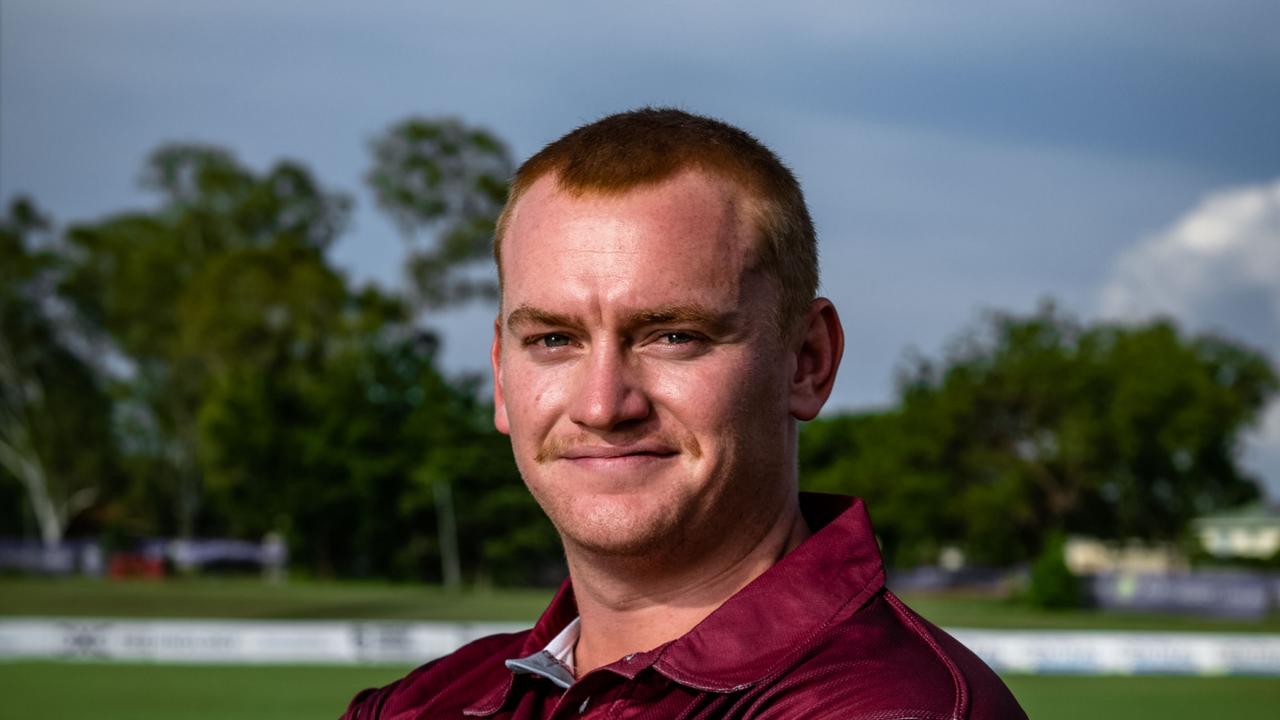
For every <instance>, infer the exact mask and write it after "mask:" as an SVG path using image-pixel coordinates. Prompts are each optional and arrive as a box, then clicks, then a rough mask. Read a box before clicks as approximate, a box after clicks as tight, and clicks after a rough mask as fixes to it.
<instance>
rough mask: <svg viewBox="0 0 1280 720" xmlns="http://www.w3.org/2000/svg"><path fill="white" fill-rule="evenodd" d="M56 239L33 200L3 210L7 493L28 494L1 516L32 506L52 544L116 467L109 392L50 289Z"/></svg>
mask: <svg viewBox="0 0 1280 720" xmlns="http://www.w3.org/2000/svg"><path fill="white" fill-rule="evenodd" d="M52 245H53V243H52V229H51V227H50V224H49V222H48V220H47V219H45V218H44V217H43V216H42V215H41V214H40V213H39V211H37V210H36V208H35V206H34V205H33V204H31V203H30V201H27V200H18V201H15V202H14V203H13V204H12V205H11V207H10V208H9V212H8V215H7V217H5V218H0V480H2V481H3V484H4V486H5V490H3V491H0V492H2V493H3V495H5V496H8V497H9V498H10V499H14V500H19V502H17V503H7V504H6V507H5V509H4V510H3V511H0V512H3V513H4V514H3V515H0V518H2V519H3V520H4V524H5V525H6V526H7V527H12V528H17V527H20V526H22V525H23V524H24V522H23V521H24V518H23V516H22V514H21V511H20V510H19V508H21V507H22V506H23V505H26V507H27V508H28V509H29V511H30V516H29V517H31V518H33V519H34V521H35V524H36V525H37V527H38V529H39V533H40V537H41V540H42V541H43V542H45V543H46V544H55V543H57V542H59V541H61V540H62V538H63V536H64V535H65V534H66V533H67V531H68V529H69V527H70V526H71V523H72V522H73V521H74V520H75V519H76V518H77V516H79V515H80V514H81V513H82V512H83V511H85V510H87V509H88V508H89V507H91V506H92V504H93V503H94V502H95V501H96V500H97V499H98V498H99V496H100V495H102V493H103V491H104V489H106V487H107V486H109V485H110V484H111V482H112V480H113V478H114V476H115V470H116V467H115V454H114V450H113V448H114V445H113V442H112V439H111V432H110V427H111V424H110V423H111V405H110V399H109V398H108V396H107V394H106V392H105V391H104V388H103V387H102V384H101V382H100V380H99V377H98V375H97V373H96V372H95V370H94V368H93V367H92V366H91V365H90V364H89V363H88V362H87V361H86V360H85V359H84V357H83V354H84V353H85V352H86V350H87V348H83V347H82V348H79V352H77V348H75V347H74V343H73V340H74V338H73V337H70V336H71V334H72V332H73V331H74V328H72V327H69V321H68V319H67V318H66V317H65V315H66V313H65V312H64V311H65V310H66V308H63V307H61V306H60V305H59V304H58V303H57V299H56V298H55V297H54V296H53V294H52V292H51V287H52V285H53V284H54V283H55V282H56V279H57V277H58V274H59V270H60V267H59V266H60V262H59V261H60V258H59V256H58V254H57V253H56V251H55V248H53V246H52ZM18 488H21V492H19V491H18Z"/></svg>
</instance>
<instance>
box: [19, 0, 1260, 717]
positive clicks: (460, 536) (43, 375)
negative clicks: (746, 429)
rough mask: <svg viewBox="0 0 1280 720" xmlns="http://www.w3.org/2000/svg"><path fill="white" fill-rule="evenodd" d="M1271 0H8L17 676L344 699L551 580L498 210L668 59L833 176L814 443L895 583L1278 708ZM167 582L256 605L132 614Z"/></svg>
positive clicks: (1140, 705)
mask: <svg viewBox="0 0 1280 720" xmlns="http://www.w3.org/2000/svg"><path fill="white" fill-rule="evenodd" d="M1278 32H1280V5H1277V4H1276V3H1274V2H1271V1H1270V0H1258V1H1256V2H1251V1H1246V0H1238V1H1237V0H1226V1H1224V2H1217V3H1212V4H1209V3H1198V2H1190V1H1187V2H1154V1H1152V2H1146V1H1135V2H1130V3H1124V4H1122V5H1119V4H1116V3H1102V2H1093V1H1092V0H1085V1H1082V2H1075V3H1069V4H1064V3H1058V4H1050V3H1016V2H1000V1H992V2H980V3H970V4H964V5H963V6H959V5H955V4H949V5H944V4H933V3H830V2H792V3H788V4H786V7H783V6H781V5H780V4H778V5H774V4H764V3H727V2H702V3H665V2H656V3H647V4H644V5H643V6H627V7H623V6H611V5H608V4H586V3H575V2H557V1H549V2H543V3H537V4H527V3H525V4H517V3H497V2H483V1H477V2H472V3H467V4H465V5H463V4H447V5H446V4H443V3H421V2H366V3H361V4H355V3H337V2H329V1H327V0H319V1H316V0H313V1H311V2H295V1H292V0H279V1H277V2H272V3H250V2H241V1H240V0H225V1H223V2H219V3H174V2H155V1H149V0H120V1H118V2H111V3H103V2H88V1H74V0H65V1H52V2H51V1H48V0H46V1H43V2H37V1H35V0H25V1H24V0H0V203H3V206H2V208H0V212H2V214H0V613H2V614H3V616H2V617H0V656H3V658H0V679H3V680H4V684H5V685H6V686H9V687H12V688H15V690H14V691H13V694H14V698H13V700H12V702H8V701H7V702H6V703H5V706H4V707H0V716H9V717H19V716H23V717H25V716H29V715H31V714H33V713H34V712H36V708H40V714H41V715H42V716H44V717H55V716H57V717H60V716H68V717H70V716H72V715H79V714H80V713H81V712H82V710H83V708H84V707H92V708H95V710H96V711H98V712H99V714H101V713H102V712H118V713H119V716H120V717H131V718H144V717H172V716H175V715H179V716H184V717H201V718H203V717H293V716H296V717H311V716H315V715H320V716H324V715H325V714H326V713H328V715H330V716H336V715H337V714H338V713H340V712H341V710H342V708H343V706H344V705H345V701H346V700H347V699H348V698H349V697H350V695H351V694H353V693H354V692H355V691H356V690H358V689H359V688H360V687H363V686H366V685H371V684H382V683H385V682H387V681H389V680H391V679H393V678H395V677H397V676H398V675H399V674H401V673H402V672H403V671H404V670H405V669H406V668H407V667H409V666H412V665H413V664H416V663H417V662H420V661H421V660H423V659H426V657H427V656H429V653H431V652H436V651H437V650H438V651H444V650H445V649H447V646H448V645H449V643H451V642H455V641H457V640H458V638H461V637H463V636H464V635H466V633H469V632H472V630H474V623H490V622H494V623H508V622H509V623H523V624H526V625H527V624H528V623H529V622H531V621H532V620H533V619H534V618H536V616H537V614H538V612H539V611H540V610H541V608H542V607H543V606H544V604H545V602H546V601H547V600H548V599H549V597H550V590H549V588H553V587H554V586H555V584H556V583H558V582H559V581H560V580H561V579H562V578H563V572H564V570H563V562H562V559H561V557H560V551H559V546H558V542H557V539H556V537H555V534H554V531H553V530H552V529H551V527H550V526H549V524H548V523H547V522H546V521H545V519H544V518H543V517H542V515H541V513H540V512H539V511H538V509H537V507H536V506H535V505H534V504H533V502H532V501H531V499H530V498H529V497H528V495H527V493H526V492H525V490H524V488H523V486H522V484H521V483H520V480H519V477H518V475H517V474H516V472H515V467H514V464H513V462H512V461H511V459H510V451H509V445H508V444H507V442H506V440H505V438H503V437H502V436H500V435H497V434H496V433H495V432H494V431H493V429H492V426H491V422H490V415H491V407H490V401H491V395H490V389H489V386H488V381H487V353H488V342H489V337H490V332H491V329H490V328H491V323H492V316H493V313H494V311H495V308H496V306H495V303H494V273H493V271H492V268H491V261H490V260H489V255H488V253H489V240H490V235H491V232H492V224H493V219H494V217H495V215H496V213H497V211H498V210H499V209H500V207H501V203H502V200H503V198H504V195H505V191H506V180H507V177H508V175H509V174H510V172H511V171H512V169H513V168H514V166H515V165H516V164H518V163H519V162H520V161H521V160H522V159H523V158H525V157H527V156H529V155H530V154H532V153H533V152H535V151H536V150H537V149H539V148H540V147H541V146H542V145H543V144H545V143H547V142H549V141H551V140H554V139H555V138H556V137H558V136H560V135H561V134H563V133H564V132H566V131H567V130H569V129H571V128H572V127H575V126H577V125H580V124H583V123H586V122H590V121H592V120H594V119H596V118H598V117H600V116H602V115H605V114H608V113H611V112H615V111H619V110H624V109H628V108H633V107H637V106H642V105H663V106H678V107H681V108H684V109H687V110H690V111H693V112H698V113H702V114H708V115H712V116H716V117H720V118H723V119H725V120H727V121H729V122H731V123H733V124H736V125H739V126H741V127H743V128H744V129H746V130H748V131H750V132H752V133H753V134H755V135H756V136H757V137H758V138H760V139H761V140H762V141H764V142H765V143H766V144H767V145H769V146H770V147H772V148H773V149H774V150H775V151H776V152H777V153H778V154H779V155H781V156H782V157H783V158H784V160H786V161H787V162H788V163H789V165H790V166H791V168H792V169H793V170H794V171H795V173H796V175H797V176H798V177H799V179H800V181H801V183H802V185H803V186H804V189H805V192H806V194H807V196H808V198H809V202H810V206H811V210H812V212H813V214H814V218H815V221H816V223H817V225H818V229H819V237H820V242H821V246H820V247H821V253H822V262H823V277H824V283H823V293H824V294H826V295H827V296H829V297H831V298H832V299H833V300H834V301H835V303H836V305H837V307H838V308H839V309H840V311H841V313H842V319H843V321H844V324H845V329H846V333H847V335H848V348H847V350H846V355H845V360H844V365H843V367H842V369H841V373H840V379H839V382H838V383H837V386H836V390H835V395H834V397H833V398H832V401H831V403H830V404H829V406H828V408H827V409H826V411H824V413H823V415H822V417H821V418H820V419H818V420H817V421H814V422H813V423H810V424H808V425H806V426H805V428H804V429H803V431H802V438H801V439H802V448H801V466H802V482H803V484H804V486H805V487H806V488H807V489H810V490H821V491H829V492H841V493H848V494H856V495H860V496H862V497H864V498H866V499H867V501H868V504H869V507H870V510H871V514H872V518H873V521H874V522H875V524H876V527H877V530H878V532H879V535H880V538H881V541H882V544H883V548H884V551H885V555H886V560H887V562H888V563H889V564H890V565H891V567H892V568H893V571H892V580H891V585H892V586H894V587H896V588H897V589H898V590H900V591H901V592H902V594H904V595H905V596H907V597H908V599H909V601H910V602H912V604H913V605H915V606H916V607H917V608H918V609H921V610H922V611H923V612H924V614H925V615H926V616H928V617H930V618H931V619H933V620H934V621H935V622H938V623H940V624H943V625H945V626H947V627H951V628H958V629H959V630H958V634H960V635H961V636H962V638H964V639H966V641H968V642H970V643H971V644H972V645H974V646H975V648H976V649H978V650H979V652H980V653H981V654H983V655H984V657H987V659H988V660H989V661H990V662H992V664H993V665H996V666H997V667H998V668H999V669H1001V670H1002V672H1004V673H1005V675H1006V677H1007V678H1008V680H1009V682H1010V684H1011V687H1013V689H1014V691H1015V693H1016V694H1017V695H1018V696H1019V698H1020V699H1021V700H1022V701H1023V703H1024V705H1025V706H1026V707H1027V709H1028V710H1029V712H1031V714H1032V717H1046V718H1052V717H1078V716H1080V715H1083V714H1085V713H1086V712H1087V713H1091V714H1093V715H1094V716H1095V717H1098V718H1109V717H1122V716H1124V717H1157V716H1158V717H1164V718H1178V717H1193V716H1195V717H1199V716H1201V715H1202V714H1203V711H1202V710H1201V708H1203V707H1204V706H1206V705H1207V704H1209V703H1213V704H1214V706H1215V707H1217V708H1218V709H1219V710H1220V711H1221V712H1222V714H1224V715H1231V716H1234V717H1270V712H1273V711H1274V707H1276V704H1275V703H1276V702H1278V701H1280V680H1277V679H1276V676H1277V675H1280V639H1278V638H1280V636H1278V635H1277V632H1280V615H1278V612H1277V607H1278V606H1280V504H1278V501H1280V400H1278V398H1280V379H1278V375H1277V373H1278V370H1277V364H1276V358H1277V357H1280V132H1277V130H1276V128H1277V127H1280V43H1277V42H1276V37H1277V33H1278ZM175 618H178V619H181V618H186V619H197V620H201V621H204V620H208V621H210V622H212V621H214V620H217V621H219V622H221V623H222V624H221V625H218V624H216V623H215V624H209V623H206V624H205V625H199V624H198V623H197V625H195V626H191V625H189V626H186V627H187V630H181V629H174V628H172V627H169V628H167V629H165V628H164V627H162V628H161V629H160V630H156V631H155V632H159V633H161V634H160V635H155V634H151V635H148V634H147V632H145V631H143V630H141V629H140V627H141V626H140V625H137V624H130V623H131V622H133V623H136V622H137V621H139V620H154V619H175ZM300 619H307V620H313V621H317V622H320V623H321V624H319V625H314V627H316V628H320V629H321V630H323V631H324V632H329V633H330V636H326V637H328V638H329V639H328V640H324V641H321V640H317V639H316V638H315V637H312V636H310V635H306V634H305V633H303V632H302V630H299V628H300V627H302V626H301V625H299V624H297V623H296V622H293V623H292V624H290V622H288V621H297V620H300ZM231 620H237V621H240V623H241V624H239V625H235V624H234V623H230V622H229V621H231ZM41 623H44V624H41ZM450 623H464V625H456V624H450ZM192 627H195V628H196V629H195V630H192V629H191V628H192ZM483 627H489V626H488V625H484V626H483ZM282 628H283V629H282ZM459 628H464V629H463V630H459ZM465 628H472V630H467V629H465ZM965 630H969V631H972V634H970V635H968V636H965V635H964V634H963V631H965ZM1037 630H1070V631H1073V632H1076V633H1078V634H1076V635H1071V636H1070V637H1071V641H1072V642H1073V643H1075V644H1073V645H1070V646H1069V647H1067V646H1062V645H1046V644H1044V643H1046V642H1048V640H1045V638H1046V637H1048V636H1047V635H1040V636H1036V635H1034V633H1033V631H1037ZM183 632H186V633H187V634H185V635H184V634H182V633H183ZM273 632H274V633H279V632H284V633H286V634H289V633H292V634H289V635H288V637H289V638H292V640H287V639H286V640H281V639H280V637H282V636H278V635H271V633H273ZM433 632H434V633H437V634H436V635H431V633H433ZM164 633H168V634H164ZM192 633H195V634H192ZM201 633H204V634H201ZM255 633H257V634H256V635H255ZM264 633H265V635H264ZM424 633H425V634H424ZM449 633H454V634H453V635H450V634H449ZM458 633H462V634H461V635H459V634H458ZM1001 633H1004V634H1001ZM1010 633H1013V634H1010ZM1017 633H1023V635H1017ZM1027 633H1032V634H1030V635H1028V634H1027ZM1118 633H1119V634H1126V633H1127V634H1130V635H1132V634H1134V633H1138V634H1141V633H1147V635H1144V636H1143V637H1147V638H1148V639H1149V640H1150V642H1151V643H1155V644H1154V645H1151V644H1148V645H1135V646H1133V647H1131V648H1129V649H1128V650H1124V652H1128V653H1130V654H1129V655H1124V657H1125V658H1128V659H1127V660H1116V657H1117V656H1116V654H1115V653H1116V652H1120V651H1114V652H1113V651H1110V650H1108V651H1103V650H1099V648H1105V647H1118V646H1113V645H1106V643H1108V642H1114V641H1115V637H1116V636H1117V634H1118ZM1224 633H1225V634H1226V635H1223V634H1224ZM1050 635H1052V633H1050ZM1059 635H1061V634H1060V633H1059ZM304 636H305V637H304ZM428 636H430V638H435V639H423V638H427V637H428ZM1228 636H1230V637H1231V638H1236V639H1237V640H1239V639H1240V638H1244V640H1242V641H1241V642H1245V643H1246V645H1241V646H1236V645H1232V646H1227V645H1222V644H1216V645H1215V644H1213V643H1214V642H1217V641H1215V640H1212V638H1213V637H1228ZM316 637H318V636H316ZM1018 637H1021V638H1023V640H1025V641H1026V642H1027V643H1030V644H1024V645H1011V644H1010V643H1013V642H1014V641H1015V640H1016V639H1017V638H1018ZM264 638H265V639H264ZM273 638H274V639H273ZM1011 638H1013V639H1011ZM1028 638H1029V639H1028ZM1204 638H1210V640H1204ZM1201 641H1203V642H1207V643H1209V644H1208V645H1197V644H1196V643H1199V642H1201ZM290 642H293V643H294V646H296V647H298V648H303V647H304V646H305V648H310V650H307V649H305V648H304V649H302V650H298V651H297V652H294V653H293V654H289V653H288V652H283V651H279V652H277V651H278V650H279V648H281V647H284V646H288V645H289V643H290ZM1223 642H1225V641H1223ZM42 643H43V644H42ZM255 643H260V644H261V647H266V648H275V649H276V650H270V649H268V650H261V649H260V650H259V651H255V650H253V648H254V647H259V646H258V645H255ZM308 643H310V644H308ZM325 643H329V644H325ZM433 643H436V644H433ZM1036 643H1039V644H1036ZM1250 643H1251V644H1250ZM192 647H196V648H203V649H197V650H195V651H192V650H191V648H192ZM217 647H223V648H224V649H225V648H226V647H233V648H236V651H235V652H234V653H226V652H224V653H222V654H219V652H218V651H217V649H216V648H217ZM1126 647H1128V646H1126ZM166 648H168V649H167V650H166ZM181 648H187V650H185V651H184V650H182V649H181ZM211 648H212V649H211ZM1153 648H1154V649H1153ZM1206 648H1208V649H1206ZM1241 648H1244V649H1241ZM184 652H185V654H184ZM273 652H274V653H275V654H272V653H273ZM1108 652H1110V653H1111V654H1110V655H1108V654H1107V653H1108ZM255 653H256V654H255ZM1215 653H1216V654H1215ZM1121 655H1123V652H1122V653H1121ZM1206 657H1208V658H1210V660H1204V658H1206ZM1108 658H1110V659H1108ZM1135 658H1136V659H1135ZM1196 658H1200V659H1199V660H1197V659H1196ZM1242 658H1243V659H1242ZM264 662H266V663H271V665H270V667H269V668H268V667H262V666H258V665H256V663H264ZM139 663H141V664H139ZM334 663H337V664H336V665H335V664H334ZM1206 673H1207V674H1211V675H1215V676H1217V677H1214V678H1200V677H1197V678H1195V679H1188V678H1184V677H1180V675H1182V674H1191V675H1203V674H1206ZM71 678H74V679H75V680H74V683H75V686H76V687H77V688H78V689H77V690H76V691H74V692H64V691H57V690H55V688H62V687H66V686H67V685H68V683H69V682H71V680H70V679H71ZM228 688H235V691H234V692H228V691H227V689H228ZM50 703H52V704H50ZM58 703H65V707H63V706H62V705H59V704H58ZM1189 712H1194V713H1195V715H1190V714H1186V713H1189ZM1055 713H1056V714H1055ZM1180 713H1181V714H1180ZM107 716H110V715H107Z"/></svg>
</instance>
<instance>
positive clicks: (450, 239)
mask: <svg viewBox="0 0 1280 720" xmlns="http://www.w3.org/2000/svg"><path fill="white" fill-rule="evenodd" d="M372 150H373V159H374V162H373V167H372V168H371V169H370V170H369V173H368V175H367V180H368V183H369V186H370V187H371V188H372V190H373V192H374V196H375V197H376V198H377V201H378V206H379V207H381V208H382V209H383V210H385V211H386V212H387V213H388V214H390V216H391V218H392V220H394V221H395V223H396V225H397V226H398V227H399V228H400V231H401V233H402V234H403V235H404V237H405V239H406V240H408V241H409V242H410V243H411V247H412V251H411V253H410V255H409V259H408V261H407V269H408V274H409V278H410V280H411V282H412V283H413V288H414V295H415V300H416V303H417V304H420V305H422V306H425V307H440V306H444V305H448V304H451V303H456V302H462V301H466V300H470V299H472V298H490V299H491V298H493V297H495V296H496V293H497V286H496V284H495V283H494V282H493V280H491V279H489V278H488V277H487V276H484V277H479V278H477V277H474V274H473V275H471V276H469V275H467V274H466V273H465V272H461V271H465V270H466V269H467V268H468V267H469V266H470V265H471V264H472V263H474V262H475V261H477V260H483V259H485V258H487V257H488V256H489V251H490V244H491V242H492V239H493V231H494V226H495V223H496V221H497V218H498V213H499V212H500V211H501V210H502V205H503V202H505V200H506V196H507V178H508V177H509V176H510V175H511V173H512V170H513V166H512V163H511V157H510V153H509V152H508V151H507V148H506V146H505V145H504V144H503V143H502V141H501V140H499V139H498V138H497V137H496V136H495V135H493V134H492V133H490V132H488V131H487V130H484V129H481V128H475V127H471V126H468V125H466V124H465V123H463V122H461V121H460V120H456V119H452V118H444V119H429V118H416V117H415V118H408V119H406V120H403V121H401V122H399V123H396V124H395V125H392V126H391V127H390V128H388V129H387V130H386V131H385V132H383V134H382V135H380V136H379V137H377V138H376V139H375V140H374V141H373V144H372Z"/></svg>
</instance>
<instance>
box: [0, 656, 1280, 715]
mask: <svg viewBox="0 0 1280 720" xmlns="http://www.w3.org/2000/svg"><path fill="white" fill-rule="evenodd" d="M405 669H406V668H399V667H222V666H211V667H206V666H172V665H123V664H111V665H105V664H96V663H33V662H22V663H0V688H3V693H4V698H3V700H2V701H0V718H6V719H9V718H12V719H13V720H17V719H18V718H24V719H25V718H43V719H47V720H59V719H62V718H66V719H68V720H70V719H72V718H75V719H76V720H79V719H80V718H85V717H92V718H95V720H160V719H161V718H165V719H169V718H183V719H184V720H214V719H215V718H216V719H218V720H225V719H231V718H234V719H235V720H293V719H295V718H296V719H297V720H302V719H303V718H307V719H308V720H310V719H312V718H336V717H337V716H338V715H339V714H340V713H341V712H342V710H343V708H344V707H345V705H346V703H347V701H348V700H349V699H350V698H351V696H352V695H353V694H354V693H355V691H356V690H358V689H360V688H362V687H369V686H373V685H381V684H384V683H386V682H388V681H390V680H392V679H394V678H396V677H398V676H399V675H401V674H402V673H403V672H404V671H405ZM1006 680H1007V681H1008V683H1009V686H1010V688H1012V689H1013V692H1014V694H1015V695H1017V696H1018V700H1019V701H1020V702H1021V703H1022V705H1023V707H1024V708H1025V709H1026V710H1027V714H1028V715H1029V716H1030V717H1031V718H1033V719H1034V720H1079V718H1087V719H1088V720H1142V719H1143V718H1153V719H1156V718H1158V719H1159V720H1202V719H1203V718H1232V720H1272V719H1273V718H1275V717H1276V711H1277V708H1280V681H1277V680H1265V679H1258V678H1169V677H1132V678H1120V677H1028V676H1012V677H1008V678H1006Z"/></svg>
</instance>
